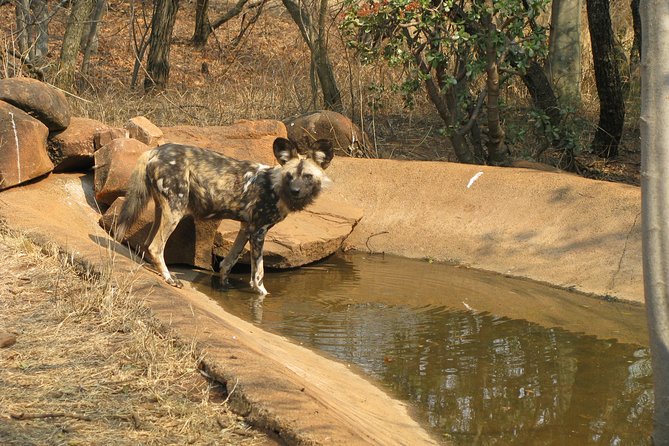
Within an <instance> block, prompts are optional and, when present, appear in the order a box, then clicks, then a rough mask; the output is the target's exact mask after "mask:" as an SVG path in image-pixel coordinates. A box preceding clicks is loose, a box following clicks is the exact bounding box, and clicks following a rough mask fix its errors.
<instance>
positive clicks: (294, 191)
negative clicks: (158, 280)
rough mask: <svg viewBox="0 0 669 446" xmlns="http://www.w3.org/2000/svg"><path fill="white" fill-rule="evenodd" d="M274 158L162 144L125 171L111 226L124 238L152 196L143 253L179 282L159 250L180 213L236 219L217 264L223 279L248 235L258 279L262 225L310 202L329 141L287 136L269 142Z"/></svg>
mask: <svg viewBox="0 0 669 446" xmlns="http://www.w3.org/2000/svg"><path fill="white" fill-rule="evenodd" d="M274 156H275V157H276V159H277V161H279V165H278V166H275V167H269V166H266V165H263V164H257V163H253V162H250V161H239V160H236V159H233V158H230V157H227V156H224V155H221V154H220V153H216V152H213V151H210V150H206V149H201V148H198V147H192V146H185V145H179V144H165V145H163V146H160V147H157V148H155V149H152V150H149V151H147V152H145V153H144V154H142V155H141V157H140V158H139V160H138V161H137V166H136V167H135V170H134V171H133V173H132V176H131V178H130V182H129V186H128V193H127V195H126V200H125V202H124V203H123V207H122V208H121V212H120V214H119V218H118V226H117V229H116V231H115V237H116V239H117V240H119V241H122V240H123V238H124V235H125V232H126V231H127V229H128V228H129V227H130V226H132V224H133V223H134V222H135V221H136V220H137V218H138V216H139V214H140V213H141V212H142V210H143V209H144V208H145V207H146V205H147V203H148V199H149V197H150V196H151V197H153V200H154V203H155V208H156V213H155V220H154V223H153V226H152V228H151V232H150V234H149V236H148V238H147V241H146V243H147V244H148V249H147V254H148V256H149V258H150V260H151V261H152V262H153V263H154V264H155V265H156V267H157V268H158V269H159V271H160V273H161V274H162V276H163V278H164V279H165V281H166V282H167V283H169V284H170V285H173V286H176V287H181V286H182V285H181V283H180V282H179V281H178V280H177V279H176V278H174V277H173V276H172V275H171V274H170V272H169V270H168V269H167V266H166V265H165V260H164V257H163V252H164V249H165V244H166V243H167V239H168V237H169V236H170V234H172V232H173V231H174V229H175V228H176V226H177V224H178V223H179V221H181V219H182V218H183V217H184V216H186V215H189V214H190V215H192V216H193V217H195V218H201V219H210V218H211V219H213V218H229V219H232V220H237V221H239V222H241V228H240V230H239V233H238V234H237V237H236V239H235V242H234V244H233V246H232V248H231V249H230V252H229V253H228V255H227V256H225V258H224V259H223V261H222V262H221V264H220V268H221V271H220V277H221V280H222V281H224V280H225V279H226V278H227V276H228V274H229V273H230V270H231V269H232V267H233V266H234V264H235V263H237V259H238V258H239V255H240V253H241V251H242V249H243V248H244V246H245V245H246V242H247V241H250V242H251V286H252V287H253V289H254V290H256V291H257V292H258V293H260V294H263V295H264V294H267V290H266V289H265V287H264V286H263V276H264V270H263V244H264V241H265V234H267V231H268V230H269V229H270V228H271V227H272V226H274V225H275V224H277V223H278V222H280V221H282V220H283V219H284V218H286V216H287V215H288V214H289V213H290V212H295V211H299V210H301V209H304V208H305V207H306V206H307V205H309V204H310V203H311V202H313V201H314V199H315V198H316V197H317V196H318V194H319V193H320V191H321V187H322V185H324V184H325V183H327V182H329V181H330V180H329V179H328V178H327V176H325V174H324V173H323V169H325V168H326V167H328V165H329V164H330V161H331V160H332V157H333V149H332V143H331V142H330V141H329V140H324V139H321V140H318V141H314V142H312V143H311V144H310V146H309V147H307V148H304V149H303V150H302V148H300V150H298V147H297V145H296V144H295V143H294V142H293V141H290V140H288V139H285V138H277V139H276V140H275V141H274Z"/></svg>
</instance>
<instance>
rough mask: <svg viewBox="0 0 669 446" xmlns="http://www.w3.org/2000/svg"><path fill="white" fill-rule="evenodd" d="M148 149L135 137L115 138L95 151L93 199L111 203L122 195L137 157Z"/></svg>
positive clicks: (107, 203)
mask: <svg viewBox="0 0 669 446" xmlns="http://www.w3.org/2000/svg"><path fill="white" fill-rule="evenodd" d="M149 149H150V147H149V146H147V145H146V144H144V143H142V142H140V141H137V140H136V139H124V138H117V139H114V140H113V141H112V142H110V143H109V144H106V145H105V146H103V147H102V148H100V150H98V151H97V152H95V155H94V156H95V178H94V181H93V184H94V189H95V199H96V200H97V201H98V202H99V203H104V204H106V205H111V204H112V203H113V202H114V200H116V199H117V198H118V197H120V196H121V195H124V194H125V191H126V187H127V184H128V180H129V179H130V174H132V170H133V169H134V168H135V163H136V162H137V158H139V156H140V155H141V154H142V153H144V152H146V151H147V150H149Z"/></svg>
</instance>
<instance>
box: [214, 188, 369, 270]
mask: <svg viewBox="0 0 669 446" xmlns="http://www.w3.org/2000/svg"><path fill="white" fill-rule="evenodd" d="M361 218H362V210H361V209H360V208H357V207H354V206H351V205H348V204H346V203H341V202H337V201H335V200H333V199H332V198H328V197H323V196H321V197H319V198H318V199H317V200H316V202H315V203H313V204H312V205H311V206H309V207H308V208H307V209H306V210H304V211H302V212H297V213H294V214H290V215H288V217H286V219H285V220H284V221H282V222H280V223H278V224H277V225H276V226H274V227H273V228H272V229H270V230H269V232H268V233H267V236H266V238H265V246H264V252H265V255H264V257H263V262H264V264H265V266H268V267H270V268H295V267H298V266H302V265H306V264H309V263H313V262H316V261H318V260H321V259H324V258H325V257H327V256H329V255H331V254H333V253H334V252H336V251H337V250H339V248H341V245H342V243H343V241H344V239H345V238H346V237H347V236H348V235H349V234H350V233H351V231H352V230H353V228H354V227H355V225H356V224H357V223H358V221H360V219H361ZM238 231H239V223H237V222H234V221H230V220H224V221H223V222H221V225H220V226H219V227H218V231H217V234H216V239H215V241H214V254H215V255H216V256H219V257H225V255H226V253H227V252H228V251H229V250H230V247H231V246H232V244H233V243H234V240H235V236H236V235H237V232H238ZM240 262H242V263H249V262H250V259H249V249H248V245H247V247H246V248H244V252H243V254H242V258H241V259H240Z"/></svg>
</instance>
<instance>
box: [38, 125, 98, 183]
mask: <svg viewBox="0 0 669 446" xmlns="http://www.w3.org/2000/svg"><path fill="white" fill-rule="evenodd" d="M106 129H108V127H107V126H106V125H105V124H103V123H102V122H100V121H96V120H95V119H88V118H77V117H73V118H72V119H71V120H70V125H69V126H68V127H67V128H66V129H65V130H63V131H60V132H56V133H52V134H51V135H50V136H49V156H50V157H51V161H53V163H54V164H55V166H56V167H55V168H54V169H53V170H54V172H67V171H76V170H86V169H89V168H90V167H93V161H94V160H93V153H94V152H95V144H94V139H95V135H96V134H98V133H99V132H101V131H104V130H106Z"/></svg>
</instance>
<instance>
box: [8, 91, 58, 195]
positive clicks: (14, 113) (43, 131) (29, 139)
mask: <svg viewBox="0 0 669 446" xmlns="http://www.w3.org/2000/svg"><path fill="white" fill-rule="evenodd" d="M48 135H49V130H48V129H47V127H46V126H45V125H44V124H42V123H41V122H40V121H38V120H37V119H35V118H33V117H31V116H29V115H28V114H27V113H25V112H23V111H22V110H19V109H18V108H16V107H14V106H12V105H10V104H8V103H7V102H3V101H0V190H2V189H7V188H8V187H12V186H16V185H17V184H21V183H24V182H26V181H30V180H32V179H35V178H38V177H40V176H42V175H44V174H47V173H49V172H51V171H52V170H53V163H52V162H51V160H50V159H49V155H48V153H47V143H46V140H47V137H48Z"/></svg>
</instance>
